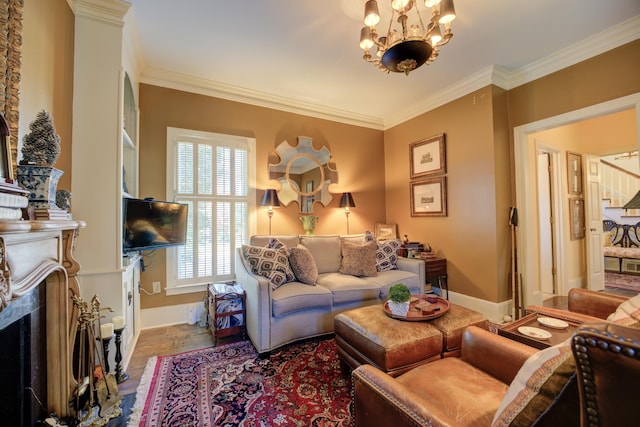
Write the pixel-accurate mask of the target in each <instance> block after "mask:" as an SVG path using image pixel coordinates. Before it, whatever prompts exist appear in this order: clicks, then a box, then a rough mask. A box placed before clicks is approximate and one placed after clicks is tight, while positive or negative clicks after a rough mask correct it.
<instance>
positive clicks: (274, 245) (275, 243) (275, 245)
mask: <svg viewBox="0 0 640 427" xmlns="http://www.w3.org/2000/svg"><path fill="white" fill-rule="evenodd" d="M267 247H268V248H271V249H284V250H285V251H287V253H289V250H288V249H287V245H285V244H284V243H282V242H281V241H280V240H278V239H276V238H275V237H272V238H270V239H269V243H267Z"/></svg>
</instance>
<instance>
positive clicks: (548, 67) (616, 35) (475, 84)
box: [68, 0, 640, 130]
mask: <svg viewBox="0 0 640 427" xmlns="http://www.w3.org/2000/svg"><path fill="white" fill-rule="evenodd" d="M68 1H70V2H71V1H83V2H85V1H99V0H68ZM109 1H116V0H109ZM638 38H640V16H634V17H633V18H630V19H628V20H627V21H625V22H622V23H621V24H619V25H616V26H614V27H611V28H609V29H607V30H605V31H602V32H600V33H598V34H595V35H593V36H591V37H588V38H586V39H584V40H582V41H580V42H578V43H576V44H574V45H571V46H569V47H566V48H564V49H561V50H559V51H557V52H555V53H553V54H551V55H549V56H548V57H545V58H542V59H540V60H538V61H534V62H532V63H530V64H527V65H525V66H523V67H521V68H519V69H516V70H508V69H506V68H504V67H501V66H498V65H493V66H491V67H488V68H486V69H484V70H481V71H479V72H477V73H475V74H473V75H471V76H469V77H468V78H465V79H464V80H461V81H460V82H458V83H456V84H455V85H452V86H449V87H448V88H444V89H443V90H441V91H439V92H436V93H433V94H431V96H429V97H428V99H425V100H424V101H423V102H420V103H418V104H414V105H412V106H409V107H408V108H407V109H405V110H403V111H402V112H400V113H399V114H394V115H392V116H389V117H385V118H381V117H374V116H367V115H363V114H358V113H354V112H352V111H345V110H340V109H337V108H329V107H326V106H321V105H316V104H312V103H308V102H304V101H299V100H295V99H291V98H284V97H281V96H277V95H273V94H268V93H264V92H259V91H254V90H250V89H247V88H243V87H240V86H234V85H229V84H225V83H221V82H216V81H212V80H208V79H203V78H199V77H192V76H188V75H185V74H181V73H176V72H172V71H166V70H161V69H155V68H149V69H146V70H144V71H143V73H142V75H141V78H140V82H141V83H147V84H153V85H157V86H162V87H166V88H169V89H176V90H182V91H186V92H193V93H198V94H201V95H206V96H213V97H217V98H222V99H226V100H229V101H236V102H242V103H245V104H251V105H255V106H259V107H265V108H273V109H276V110H281V111H287V112H290V113H295V114H302V115H305V116H310V117H316V118H320V119H326V120H331V121H335V122H339V123H345V124H351V125H356V126H362V127H367V128H371V129H377V130H387V129H389V128H391V127H394V126H397V125H399V124H401V123H403V122H406V121H407V120H410V119H412V118H414V117H417V116H419V115H421V114H424V113H426V112H428V111H431V110H433V109H435V108H438V107H440V106H442V105H445V104H447V103H449V102H452V101H454V100H456V99H458V98H460V97H462V96H465V95H467V94H469V93H471V92H474V91H476V90H478V89H481V88H483V87H485V86H487V85H490V84H493V85H496V86H498V87H501V88H503V89H505V90H510V89H513V88H515V87H518V86H521V85H523V84H525V83H529V82H531V81H533V80H536V79H539V78H541V77H544V76H546V75H548V74H551V73H554V72H556V71H559V70H561V69H563V68H566V67H569V66H571V65H574V64H576V63H578V62H581V61H584V60H586V59H589V58H592V57H594V56H596V55H600V54H602V53H604V52H607V51H609V50H611V49H614V48H616V47H619V46H622V45H624V44H626V43H629V42H631V41H634V40H636V39H638Z"/></svg>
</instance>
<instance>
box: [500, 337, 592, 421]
mask: <svg viewBox="0 0 640 427" xmlns="http://www.w3.org/2000/svg"><path fill="white" fill-rule="evenodd" d="M575 375H576V366H575V361H574V358H573V356H572V354H571V344H570V339H569V340H567V341H565V342H563V343H561V344H558V345H555V346H553V347H549V348H546V349H544V350H541V351H539V352H537V353H535V354H534V355H533V356H531V357H529V359H527V361H526V362H525V363H524V365H522V367H521V368H520V371H518V374H517V375H516V377H515V378H514V379H513V381H512V382H511V385H510V386H509V390H508V391H507V394H506V395H505V396H504V398H503V399H502V402H500V407H499V408H498V411H497V412H496V414H495V416H494V418H493V424H492V425H493V426H506V425H533V424H535V423H536V422H537V421H539V420H540V418H541V417H542V416H545V413H546V412H547V411H548V410H549V408H550V406H551V405H552V404H554V402H555V401H556V400H557V401H558V402H561V403H562V401H563V399H559V396H560V395H561V394H563V393H565V392H567V393H569V392H572V391H573V390H571V389H573V388H577V387H576V383H575ZM575 405H576V407H575V408H572V410H567V411H566V413H567V415H566V416H567V417H574V418H575V416H576V415H577V414H579V407H578V406H577V405H578V401H577V399H575ZM578 417H579V416H578ZM555 421H556V423H557V425H566V424H565V423H564V420H562V419H559V418H556V419H555Z"/></svg>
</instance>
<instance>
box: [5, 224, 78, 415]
mask: <svg viewBox="0 0 640 427" xmlns="http://www.w3.org/2000/svg"><path fill="white" fill-rule="evenodd" d="M85 226H86V224H85V223H84V222H82V221H0V319H1V318H2V311H3V310H4V309H5V308H6V307H7V306H8V305H10V304H12V303H13V302H15V301H16V300H17V299H19V298H20V297H22V296H24V295H26V294H27V293H29V292H30V291H31V290H33V289H35V288H36V287H37V286H38V285H39V284H40V283H43V282H44V283H45V285H46V318H47V326H46V327H47V346H46V349H47V355H50V356H52V357H47V402H48V404H47V407H48V410H49V413H55V414H57V415H58V416H60V417H64V416H69V415H73V414H71V413H70V408H69V401H70V398H71V396H72V393H73V390H74V389H75V386H76V383H75V378H74V376H73V373H72V369H71V367H72V366H73V365H72V359H71V358H72V355H73V348H72V346H73V342H74V341H73V339H72V338H73V337H75V332H76V323H77V318H76V316H77V314H76V313H75V308H74V306H73V304H72V303H71V297H72V296H73V295H77V296H80V294H79V286H78V280H77V273H78V270H79V269H80V265H79V264H78V262H77V261H76V260H75V259H74V257H73V248H74V242H75V239H76V237H77V235H78V230H80V229H82V228H84V227H85Z"/></svg>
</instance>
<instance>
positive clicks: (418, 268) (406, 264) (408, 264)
mask: <svg viewBox="0 0 640 427" xmlns="http://www.w3.org/2000/svg"><path fill="white" fill-rule="evenodd" d="M397 265H398V270H402V271H409V272H411V273H415V274H417V275H418V277H419V280H420V283H422V284H424V283H426V276H425V272H424V260H423V259H418V258H404V257H398V262H397Z"/></svg>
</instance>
